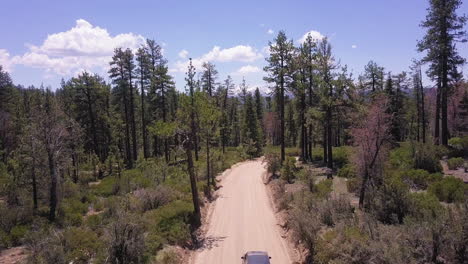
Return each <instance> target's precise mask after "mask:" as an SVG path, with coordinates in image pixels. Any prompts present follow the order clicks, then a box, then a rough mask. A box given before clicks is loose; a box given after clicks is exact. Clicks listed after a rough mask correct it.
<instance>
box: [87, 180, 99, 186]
mask: <svg viewBox="0 0 468 264" xmlns="http://www.w3.org/2000/svg"><path fill="white" fill-rule="evenodd" d="M100 183H101V180H98V181H94V182H88V185H89V186H93V185H98V184H100Z"/></svg>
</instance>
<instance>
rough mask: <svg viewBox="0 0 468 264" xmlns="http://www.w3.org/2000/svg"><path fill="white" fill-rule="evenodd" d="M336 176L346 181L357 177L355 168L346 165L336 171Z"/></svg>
mask: <svg viewBox="0 0 468 264" xmlns="http://www.w3.org/2000/svg"><path fill="white" fill-rule="evenodd" d="M337 176H338V177H342V178H348V179H351V178H356V177H357V172H356V168H355V167H354V166H353V165H350V164H346V165H345V166H343V167H342V168H340V169H339V170H338V173H337Z"/></svg>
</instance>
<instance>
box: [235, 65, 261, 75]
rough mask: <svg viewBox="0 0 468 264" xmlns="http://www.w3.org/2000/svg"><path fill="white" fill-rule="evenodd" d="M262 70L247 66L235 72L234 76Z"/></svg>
mask: <svg viewBox="0 0 468 264" xmlns="http://www.w3.org/2000/svg"><path fill="white" fill-rule="evenodd" d="M260 71H261V70H260V68H259V67H257V66H252V65H245V66H242V67H240V68H239V69H238V70H237V71H235V72H233V73H232V75H247V74H250V73H257V72H260Z"/></svg>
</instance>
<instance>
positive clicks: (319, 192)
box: [311, 179, 333, 199]
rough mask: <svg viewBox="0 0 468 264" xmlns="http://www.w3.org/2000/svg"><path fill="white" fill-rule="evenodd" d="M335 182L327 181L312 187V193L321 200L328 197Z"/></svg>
mask: <svg viewBox="0 0 468 264" xmlns="http://www.w3.org/2000/svg"><path fill="white" fill-rule="evenodd" d="M332 186H333V180H331V179H325V180H322V181H320V182H319V183H317V184H314V185H313V186H312V188H311V189H312V193H314V195H315V196H316V197H318V198H320V199H324V198H326V197H328V195H329V194H330V193H331V191H332Z"/></svg>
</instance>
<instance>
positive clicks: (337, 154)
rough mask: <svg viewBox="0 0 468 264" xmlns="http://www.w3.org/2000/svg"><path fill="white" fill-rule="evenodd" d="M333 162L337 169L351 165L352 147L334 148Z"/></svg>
mask: <svg viewBox="0 0 468 264" xmlns="http://www.w3.org/2000/svg"><path fill="white" fill-rule="evenodd" d="M332 151H333V162H334V163H335V165H336V167H337V168H341V167H343V166H345V165H346V164H348V163H349V153H350V147H348V146H342V147H335V148H333V150H332Z"/></svg>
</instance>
